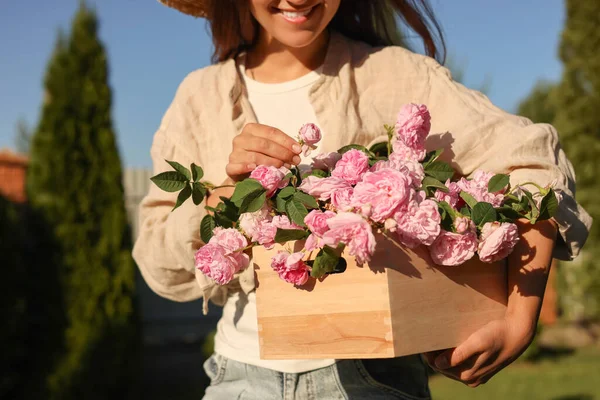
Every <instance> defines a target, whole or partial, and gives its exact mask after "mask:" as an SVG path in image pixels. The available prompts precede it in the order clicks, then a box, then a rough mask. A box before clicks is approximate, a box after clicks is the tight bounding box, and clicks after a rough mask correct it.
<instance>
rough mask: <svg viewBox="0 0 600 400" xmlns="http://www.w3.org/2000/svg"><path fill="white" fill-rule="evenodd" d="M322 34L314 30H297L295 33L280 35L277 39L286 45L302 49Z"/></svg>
mask: <svg viewBox="0 0 600 400" xmlns="http://www.w3.org/2000/svg"><path fill="white" fill-rule="evenodd" d="M319 36H320V35H319V34H317V33H314V32H297V33H293V34H284V35H278V36H276V37H275V39H277V41H278V42H279V43H281V44H283V45H284V46H286V47H289V48H294V49H301V48H304V47H306V46H309V45H311V44H312V43H313V42H314V41H315V40H317V38H318V37H319Z"/></svg>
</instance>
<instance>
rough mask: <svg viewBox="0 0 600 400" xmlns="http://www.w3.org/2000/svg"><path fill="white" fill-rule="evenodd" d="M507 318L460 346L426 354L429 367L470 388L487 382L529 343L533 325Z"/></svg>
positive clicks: (486, 327) (497, 321)
mask: <svg viewBox="0 0 600 400" xmlns="http://www.w3.org/2000/svg"><path fill="white" fill-rule="evenodd" d="M515 318H516V317H513V318H512V319H511V318H509V317H507V318H505V319H502V320H496V321H492V322H490V323H488V324H487V325H485V326H484V327H483V328H481V329H479V330H478V331H476V332H475V333H473V334H472V335H471V336H470V337H469V338H468V339H467V340H466V341H465V342H464V343H462V344H461V345H460V346H458V347H456V348H454V349H449V350H442V351H437V352H431V353H426V354H425V358H426V359H427V362H428V363H429V365H431V367H432V368H433V369H434V370H435V371H437V372H439V373H441V374H443V375H446V376H447V377H449V378H452V379H455V380H458V381H460V382H463V383H464V384H466V385H468V386H470V387H477V386H479V385H481V384H483V383H486V382H487V381H488V380H489V379H490V378H492V377H493V376H494V375H495V374H497V373H498V372H500V370H502V369H503V368H504V367H506V366H507V365H509V364H510V363H512V362H513V361H514V360H515V359H516V358H517V357H519V356H520V355H521V354H522V353H523V352H524V351H525V349H526V348H527V347H528V346H529V344H530V343H531V340H532V339H533V336H534V334H535V331H534V329H531V328H529V327H531V326H535V324H532V323H531V321H519V320H515Z"/></svg>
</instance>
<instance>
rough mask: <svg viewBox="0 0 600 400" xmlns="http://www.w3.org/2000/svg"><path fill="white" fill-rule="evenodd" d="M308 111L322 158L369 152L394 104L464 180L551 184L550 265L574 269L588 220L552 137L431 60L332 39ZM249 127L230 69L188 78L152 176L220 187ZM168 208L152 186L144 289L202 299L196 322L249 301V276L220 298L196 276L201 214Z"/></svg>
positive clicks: (144, 238)
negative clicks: (553, 260) (482, 174)
mask: <svg viewBox="0 0 600 400" xmlns="http://www.w3.org/2000/svg"><path fill="white" fill-rule="evenodd" d="M310 102H311V103H312V105H313V107H314V110H315V113H316V116H317V119H318V122H319V125H320V126H321V127H322V129H323V131H324V132H325V137H324V139H323V140H324V142H323V151H335V150H337V149H338V148H340V147H342V146H343V145H346V144H349V143H359V144H368V143H370V142H372V141H374V140H376V138H377V137H378V136H380V135H383V134H384V130H383V124H386V123H387V124H392V123H393V122H394V121H395V117H396V113H397V112H398V110H399V109H400V107H401V106H402V105H403V104H406V103H409V102H415V103H423V104H426V105H427V107H429V110H430V111H431V115H432V134H431V135H430V137H429V139H428V142H427V147H428V148H429V149H435V148H439V147H444V148H445V152H444V155H443V157H444V158H445V160H446V161H450V162H452V164H453V166H454V167H455V168H456V169H457V171H458V172H459V173H460V174H462V175H464V176H468V175H470V174H471V173H472V172H473V171H474V170H476V169H484V170H487V171H492V172H497V173H510V175H511V183H512V184H516V183H524V182H526V181H534V182H536V183H538V184H541V185H545V184H548V183H550V182H553V181H555V180H556V181H557V182H558V183H557V187H558V188H559V189H560V190H562V194H563V198H562V201H561V203H560V208H559V212H558V215H557V217H556V220H557V222H558V223H559V226H560V238H559V242H558V245H557V248H556V252H555V256H556V257H557V258H561V259H565V260H570V259H573V258H574V257H575V256H577V254H578V253H579V251H580V249H581V247H582V245H583V243H584V242H585V240H586V237H587V235H588V232H589V229H590V226H591V218H590V216H589V215H588V214H587V213H586V212H585V210H583V209H582V208H581V206H579V205H578V204H577V203H576V201H575V199H574V196H573V193H574V190H575V174H574V172H573V168H572V166H571V163H570V162H569V161H568V160H567V158H566V156H565V154H564V152H563V150H562V149H561V147H560V144H559V140H558V136H557V133H556V131H555V130H554V128H552V127H551V126H550V125H546V124H532V123H531V122H530V121H529V120H527V119H525V118H521V117H517V116H514V115H510V114H508V113H506V112H504V111H502V110H500V109H499V108H497V107H495V106H494V105H492V104H491V103H490V101H489V100H488V99H487V98H486V97H485V96H483V95H482V94H481V93H478V92H476V91H473V90H469V89H467V88H465V87H464V86H462V85H460V84H458V83H456V82H454V81H453V80H452V78H451V76H450V73H449V71H448V70H447V69H445V68H444V67H442V66H440V65H439V64H438V63H437V62H436V61H435V60H433V59H432V58H429V57H425V56H421V55H417V54H414V53H411V52H410V51H407V50H405V49H402V48H399V47H383V48H374V47H370V46H368V45H366V44H364V43H360V42H354V41H351V40H349V39H347V38H345V37H343V36H341V35H339V34H336V33H334V34H332V35H331V40H330V43H329V49H328V53H327V56H326V59H325V64H324V66H323V75H322V77H321V78H320V80H319V81H318V82H316V83H315V84H314V86H313V87H312V88H311V91H310ZM290 112H293V111H290ZM249 122H255V116H254V114H253V112H252V109H251V107H250V104H249V102H248V99H247V96H246V95H245V90H244V86H243V83H242V80H241V77H240V76H239V72H238V69H237V68H236V61H234V60H228V61H225V62H222V63H219V64H217V65H212V66H209V67H206V68H203V69H200V70H198V71H195V72H192V73H191V74H190V75H189V76H188V77H186V79H185V80H184V81H183V82H182V84H181V86H180V87H179V89H178V91H177V94H176V96H175V99H174V100H173V103H172V104H171V106H170V107H169V109H168V110H167V113H166V115H165V116H164V118H163V120H162V123H161V125H160V127H159V129H158V131H157V132H156V134H155V136H154V141H153V144H152V149H151V155H152V161H153V164H154V173H159V172H162V171H166V170H170V167H169V165H168V164H167V163H166V162H165V160H174V161H178V162H180V163H181V164H183V165H189V164H190V163H192V162H194V163H196V164H198V165H201V166H202V167H203V168H204V171H205V178H204V179H206V180H208V181H210V182H213V183H220V182H222V181H223V180H224V179H225V178H226V175H225V165H226V163H227V160H228V156H229V153H230V151H231V142H232V139H233V137H234V136H235V135H237V134H238V133H239V132H240V131H241V129H242V128H243V127H244V125H245V124H246V123H249ZM291 133H292V134H294V132H291ZM381 139H382V140H384V137H383V136H382V138H381ZM175 200H176V194H173V193H166V192H163V191H161V190H160V189H158V188H157V187H156V186H154V185H152V186H151V188H150V191H149V193H148V195H147V196H146V197H145V198H144V200H143V201H142V203H141V205H140V219H139V220H140V229H139V231H140V235H139V237H138V239H137V241H136V243H135V247H134V250H133V256H134V258H135V260H136V262H137V264H138V266H139V268H140V270H141V272H142V275H143V277H144V279H145V280H146V282H147V283H148V285H149V286H150V287H151V288H152V289H153V290H154V291H155V292H156V293H158V294H159V295H161V296H163V297H166V298H168V299H171V300H175V301H190V300H194V299H197V298H199V297H201V296H204V300H205V301H204V304H205V307H204V309H205V312H206V309H207V303H208V300H209V299H210V300H212V301H213V302H214V303H216V304H219V305H221V304H224V302H225V300H226V299H227V292H228V290H238V289H240V288H241V289H242V290H244V291H245V292H249V291H251V290H253V288H254V274H253V271H252V268H249V269H247V270H246V271H245V272H242V273H241V274H240V276H239V279H236V280H234V282H232V284H230V285H229V286H228V287H220V286H217V285H215V283H214V282H212V281H211V280H210V279H208V278H207V277H205V276H204V275H203V274H202V273H200V272H199V271H198V270H196V269H195V268H194V252H195V251H196V250H197V249H198V248H199V247H200V246H202V241H201V240H200V238H199V227H200V220H201V219H202V217H203V216H204V215H205V210H204V208H203V207H202V206H194V205H193V203H192V202H191V201H189V202H187V204H185V205H184V206H182V207H180V208H179V209H177V210H176V211H174V212H173V213H171V209H172V208H173V205H174V204H175ZM561 239H562V240H561Z"/></svg>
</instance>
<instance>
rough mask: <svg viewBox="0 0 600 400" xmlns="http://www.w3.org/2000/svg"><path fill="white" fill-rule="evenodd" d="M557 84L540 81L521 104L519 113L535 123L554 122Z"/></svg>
mask: <svg viewBox="0 0 600 400" xmlns="http://www.w3.org/2000/svg"><path fill="white" fill-rule="evenodd" d="M555 90H556V84H553V83H551V82H545V81H540V82H538V83H537V84H536V85H535V86H534V88H533V89H532V91H531V93H530V94H529V95H528V96H527V97H526V98H525V99H523V101H521V103H520V104H519V107H518V110H517V114H519V115H522V116H524V117H527V118H529V119H530V120H532V121H533V122H535V123H544V124H553V123H554V119H555V118H556V111H557V110H556V105H555V102H554V92H555Z"/></svg>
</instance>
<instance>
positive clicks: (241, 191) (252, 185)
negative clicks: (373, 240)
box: [231, 178, 265, 207]
mask: <svg viewBox="0 0 600 400" xmlns="http://www.w3.org/2000/svg"><path fill="white" fill-rule="evenodd" d="M263 190H265V189H264V188H263V187H262V185H261V184H260V182H258V181H257V180H254V179H250V178H248V179H244V180H243V181H241V182H239V183H237V184H236V185H235V190H234V191H233V195H232V196H231V201H233V202H234V203H235V205H236V206H238V207H240V206H241V205H242V202H243V201H244V198H245V197H246V196H248V195H249V194H251V193H255V192H259V191H263Z"/></svg>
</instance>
